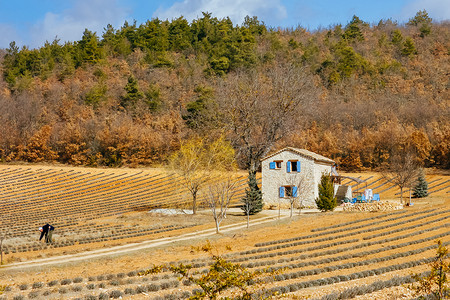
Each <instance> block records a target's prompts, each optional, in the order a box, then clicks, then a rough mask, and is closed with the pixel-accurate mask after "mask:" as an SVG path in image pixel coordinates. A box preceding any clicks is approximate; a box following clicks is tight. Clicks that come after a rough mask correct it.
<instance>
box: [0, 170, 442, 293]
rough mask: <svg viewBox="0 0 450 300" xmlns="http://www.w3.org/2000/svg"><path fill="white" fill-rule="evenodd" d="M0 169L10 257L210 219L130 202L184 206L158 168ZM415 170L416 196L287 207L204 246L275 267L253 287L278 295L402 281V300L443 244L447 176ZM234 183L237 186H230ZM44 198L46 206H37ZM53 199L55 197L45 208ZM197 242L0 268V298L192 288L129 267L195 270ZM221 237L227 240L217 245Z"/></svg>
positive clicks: (188, 227) (203, 263) (186, 227)
mask: <svg viewBox="0 0 450 300" xmlns="http://www.w3.org/2000/svg"><path fill="white" fill-rule="evenodd" d="M0 174H1V175H0V189H1V194H0V195H1V196H0V201H1V203H2V205H1V210H2V211H1V213H2V218H3V219H2V222H5V221H4V220H7V221H8V222H11V221H13V222H14V227H13V229H14V230H13V231H12V233H13V238H8V239H7V240H5V245H7V247H8V251H9V254H8V255H6V258H7V259H9V261H8V262H14V257H15V259H19V260H27V259H32V258H36V257H47V256H51V255H55V253H61V252H55V251H57V250H59V251H64V252H63V253H76V252H77V251H84V250H88V249H87V248H84V247H86V245H88V246H89V249H93V248H95V247H109V246H112V245H115V244H117V243H119V244H120V243H127V242H129V241H136V240H139V239H141V240H143V239H146V240H148V239H153V238H157V237H160V236H168V235H171V234H173V235H179V234H183V233H186V232H193V231H196V230H198V229H201V228H206V227H207V226H213V225H212V220H211V217H210V216H206V215H202V214H200V215H199V216H196V217H195V218H194V217H192V216H188V217H186V216H181V217H180V216H171V217H169V218H168V217H166V216H157V219H155V218H153V219H152V217H148V214H147V213H146V212H142V211H141V210H143V209H145V210H147V209H150V208H156V207H166V206H167V207H169V206H171V207H182V208H187V207H188V203H189V195H188V194H187V193H186V191H184V192H179V193H178V194H177V193H175V192H174V190H178V191H181V188H177V189H175V188H173V187H174V185H175V184H176V180H173V179H171V177H170V176H169V175H168V174H167V173H165V172H163V171H161V170H158V171H155V170H150V171H149V170H121V169H120V170H113V171H108V170H96V169H95V170H90V169H78V168H67V169H66V168H57V167H41V168H39V167H29V166H20V167H12V166H1V168H0ZM242 176H245V174H242ZM351 176H354V177H360V178H361V179H363V180H364V181H365V182H364V188H365V186H366V183H367V187H370V188H372V189H374V192H375V193H380V194H381V198H382V200H383V199H386V200H388V201H398V197H399V195H398V194H397V193H398V189H397V188H396V187H394V186H392V185H391V184H390V183H389V182H385V180H384V179H383V178H381V176H380V175H379V174H376V173H360V174H352V175H351ZM426 177H427V181H428V183H429V191H430V197H428V198H425V199H417V200H416V199H414V203H415V205H414V206H412V207H409V208H407V209H403V210H397V211H390V212H372V213H368V212H364V213H361V212H360V213H345V212H339V211H336V212H332V213H321V214H301V215H299V214H295V215H294V217H293V218H292V219H287V218H286V219H280V220H275V221H273V222H271V223H268V224H266V225H264V226H262V225H261V226H255V227H253V228H252V227H251V228H250V229H247V230H241V231H239V232H238V233H236V232H233V233H228V234H227V233H224V234H222V235H217V237H215V238H212V239H211V240H212V244H213V245H214V247H215V249H216V250H217V251H218V252H220V253H222V255H223V256H224V257H225V258H226V259H227V260H229V261H232V262H236V263H239V264H241V265H242V266H244V267H246V268H249V269H251V270H262V269H265V268H271V269H272V270H277V271H278V274H277V275H275V276H274V277H270V276H268V277H267V278H266V281H265V284H264V286H263V288H258V292H259V293H261V294H262V295H277V296H276V297H277V298H287V299H288V298H295V299H338V297H341V298H345V297H347V298H349V299H350V298H353V297H356V296H358V295H359V296H358V299H374V297H375V298H377V299H388V298H383V297H385V296H386V295H391V294H392V293H394V291H397V290H398V289H401V290H400V292H399V293H400V294H402V295H403V296H404V298H401V297H400V296H398V298H397V299H411V298H412V294H411V292H410V291H409V290H407V289H406V288H405V287H404V285H405V284H406V283H408V282H410V277H409V275H410V274H411V273H413V272H417V273H420V272H423V271H425V270H427V269H428V267H427V265H426V264H427V263H428V262H430V261H431V259H432V258H433V257H434V255H435V252H436V240H438V239H440V240H442V241H443V242H444V244H445V245H447V247H448V246H449V243H450V238H449V236H450V223H449V220H450V205H449V204H450V200H449V197H448V195H449V191H450V184H449V178H450V177H449V176H448V175H446V174H437V175H436V174H432V175H427V176H426ZM243 182H245V178H243ZM52 185H53V189H52ZM141 185H146V188H144V187H143V186H141ZM130 186H131V187H130ZM176 186H177V187H178V185H176ZM359 186H361V184H360V185H359ZM244 188H245V184H244V185H243V186H242V191H241V192H240V193H243V189H244ZM357 188H358V186H355V187H354V189H357ZM135 190H136V196H135V194H134V191H135ZM137 195H140V196H137ZM241 196H242V195H241ZM404 196H406V193H405V195H404ZM128 197H129V198H128ZM133 197H135V198H133ZM123 198H126V199H128V200H123ZM177 199H178V200H179V202H177V201H176V200H177ZM46 201H49V202H50V204H51V205H49V206H45V204H43V203H46ZM182 201H185V202H184V204H183V202H182ZM235 201H236V202H235V203H237V201H238V199H235ZM6 204H9V207H10V208H6V207H5V205H6ZM53 206H57V207H56V208H55V210H52V209H53ZM109 206H113V207H112V208H111V207H109ZM96 210H97V211H96ZM46 211H47V213H46ZM179 217H180V219H177V218H179ZM181 218H182V220H181ZM207 220H209V221H207ZM242 220H243V218H242V216H237V215H232V214H230V217H229V220H227V222H229V223H233V222H238V221H242ZM43 221H48V222H51V223H53V224H56V226H57V228H58V235H57V236H56V238H55V239H56V243H55V245H53V246H51V247H46V246H44V244H43V243H37V242H36V239H37V235H38V234H37V233H36V232H34V231H33V230H34V228H37V226H39V225H42V224H41V223H42V222H43ZM120 221H123V222H120ZM252 221H253V220H252ZM58 222H59V223H58ZM84 225H88V226H84ZM80 226H82V227H80ZM30 228H31V229H30ZM29 231H31V233H29ZM109 233H110V234H109ZM55 234H56V231H55ZM100 235H101V236H100ZM80 237H82V238H80ZM8 242H9V243H8ZM204 243H205V241H204V240H201V239H193V240H192V242H190V243H187V242H185V243H178V244H173V245H171V247H170V248H163V247H162V248H158V249H154V250H152V251H141V252H139V253H133V255H132V256H126V255H125V256H120V257H115V258H114V259H106V258H105V259H99V260H87V261H86V262H84V263H83V264H80V265H67V266H66V265H65V264H61V266H58V267H54V268H47V269H46V268H36V269H35V270H31V271H30V270H28V271H23V272H5V273H4V274H3V275H2V276H0V285H3V286H7V288H6V291H5V292H4V294H3V295H0V299H2V297H3V299H25V298H39V297H45V298H48V299H60V298H73V299H75V298H79V299H108V298H119V297H122V298H130V299H140V298H142V297H146V298H150V299H183V298H188V297H189V296H191V295H192V294H193V293H195V291H196V289H198V287H196V286H193V285H192V284H190V283H189V282H187V281H185V280H180V278H178V277H177V276H175V275H174V274H172V273H170V272H168V271H163V272H162V273H160V274H154V275H150V274H149V275H138V274H139V272H141V271H143V270H145V269H146V268H151V267H152V266H153V265H154V264H166V263H175V264H176V263H184V264H191V265H192V266H194V267H195V270H197V271H199V272H200V273H202V272H204V271H205V270H206V269H207V268H208V266H209V265H210V264H211V262H212V261H211V259H210V258H209V257H208V256H207V255H204V254H201V253H197V252H195V251H192V248H191V247H192V246H193V245H194V246H200V245H202V244H204ZM230 245H231V246H232V250H231V251H227V250H226V248H227V247H228V246H230ZM80 247H81V248H80ZM13 249H15V251H16V253H14V252H13ZM21 297H22V298H21ZM333 297H334V298H333ZM364 297H366V298H364ZM386 297H387V296H386Z"/></svg>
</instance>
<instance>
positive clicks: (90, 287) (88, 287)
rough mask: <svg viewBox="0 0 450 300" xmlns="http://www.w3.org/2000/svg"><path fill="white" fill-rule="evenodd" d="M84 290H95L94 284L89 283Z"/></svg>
mask: <svg viewBox="0 0 450 300" xmlns="http://www.w3.org/2000/svg"><path fill="white" fill-rule="evenodd" d="M86 288H87V289H88V290H93V289H95V284H93V283H89V284H88V285H86Z"/></svg>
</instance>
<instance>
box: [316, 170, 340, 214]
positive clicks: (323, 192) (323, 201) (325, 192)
mask: <svg viewBox="0 0 450 300" xmlns="http://www.w3.org/2000/svg"><path fill="white" fill-rule="evenodd" d="M316 205H317V208H318V209H320V210H321V211H328V210H334V208H335V207H336V206H337V202H336V197H335V196H334V187H333V183H332V182H331V177H330V175H328V174H325V173H324V174H322V177H321V178H320V183H319V198H317V199H316Z"/></svg>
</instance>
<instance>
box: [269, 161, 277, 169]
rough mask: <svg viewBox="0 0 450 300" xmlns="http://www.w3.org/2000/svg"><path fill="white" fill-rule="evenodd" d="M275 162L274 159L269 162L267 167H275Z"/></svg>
mask: <svg viewBox="0 0 450 300" xmlns="http://www.w3.org/2000/svg"><path fill="white" fill-rule="evenodd" d="M275 167H276V163H275V162H274V161H272V162H270V163H269V169H275Z"/></svg>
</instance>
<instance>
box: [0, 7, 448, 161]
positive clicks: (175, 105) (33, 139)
mask: <svg viewBox="0 0 450 300" xmlns="http://www.w3.org/2000/svg"><path fill="white" fill-rule="evenodd" d="M419 17H420V16H416V18H414V19H412V20H413V21H414V22H413V21H412V22H410V23H408V24H403V25H402V24H397V23H396V22H393V21H392V20H382V21H380V22H379V24H377V25H368V24H366V23H364V22H363V21H361V20H360V19H359V18H357V17H354V18H353V19H352V20H351V21H350V22H349V23H348V24H347V25H346V26H345V27H343V26H341V25H337V26H335V27H333V28H328V29H323V30H319V31H316V32H308V31H307V30H305V29H303V28H301V27H299V28H296V29H291V30H282V29H280V30H268V29H267V28H265V26H264V25H263V24H261V23H260V22H259V21H258V20H257V19H256V18H249V19H247V20H246V23H245V25H244V26H241V27H240V26H235V27H233V25H232V24H230V22H229V20H228V21H227V19H223V20H217V19H215V18H212V17H211V16H210V15H208V14H205V15H204V16H203V17H202V18H199V19H198V20H195V21H194V22H193V23H192V24H188V23H187V22H186V21H185V20H183V18H180V19H177V20H174V21H173V22H172V23H170V22H162V21H160V20H152V21H149V22H148V23H146V24H142V25H141V26H136V24H135V25H130V24H128V23H127V24H124V26H123V27H122V28H121V29H120V30H118V31H117V32H116V31H115V30H114V29H112V28H110V27H107V29H106V30H105V33H104V34H103V36H102V39H99V38H98V37H97V36H96V35H95V34H93V33H92V32H89V31H86V32H85V33H84V35H83V39H82V40H81V41H79V42H77V43H75V44H66V45H63V46H60V45H59V44H58V41H55V42H53V43H47V44H46V45H44V46H43V47H42V48H40V49H31V50H30V49H26V48H25V49H17V47H15V46H14V45H12V46H11V48H10V49H6V51H1V54H2V55H0V62H2V67H1V70H2V72H1V73H2V74H3V76H2V77H1V78H0V107H2V113H1V115H0V124H2V125H1V126H2V130H1V131H0V160H1V161H2V162H13V161H27V162H42V161H45V162H51V161H57V162H61V163H65V164H72V165H89V166H131V167H135V166H139V165H158V164H161V163H164V162H165V161H166V160H167V158H168V156H169V155H170V154H171V153H172V152H173V151H175V150H177V149H178V148H179V147H180V144H181V142H182V141H183V140H185V139H186V138H188V137H189V136H191V135H192V134H193V133H194V134H197V135H204V136H208V137H212V138H213V137H216V136H218V135H220V134H225V135H226V136H227V138H228V139H229V140H230V141H232V142H233V146H234V147H235V150H236V152H237V154H238V158H239V163H240V165H241V167H242V168H250V169H251V170H254V169H255V168H257V167H258V166H257V165H258V159H259V157H261V155H262V156H263V155H264V154H265V153H267V151H270V150H276V149H277V148H282V147H284V146H285V145H289V146H293V147H302V148H303V147H304V148H307V149H308V150H311V151H314V152H318V153H320V154H322V155H325V156H327V157H330V158H333V159H335V160H336V161H337V162H338V163H339V164H340V166H341V168H344V169H347V170H362V169H374V168H378V167H380V166H383V164H385V163H386V162H387V161H388V159H389V157H390V155H391V154H392V153H394V152H397V151H402V150H403V149H405V148H410V149H412V150H413V151H414V152H415V154H416V155H417V157H418V159H419V161H420V163H421V164H423V165H425V166H427V167H430V166H433V167H438V168H448V167H449V166H450V158H449V153H450V151H449V145H450V125H449V122H448V120H449V102H448V99H449V98H450V97H449V96H450V95H449V91H448V86H447V83H448V74H449V73H450V70H449V64H448V57H449V50H448V49H449V45H450V44H449V43H450V41H449V37H450V34H449V24H448V22H442V23H435V22H431V20H429V19H426V18H425V21H424V19H423V18H419ZM424 24H425V25H424ZM202 26H203V27H202ZM208 26H209V27H208ZM175 28H178V29H180V30H179V31H177V30H178V29H175ZM202 28H209V29H208V30H210V31H202V30H203V29H202ZM218 28H220V30H219V29H218ZM151 30H161V31H163V32H164V34H156V35H152V34H147V33H148V32H149V31H151ZM173 32H180V35H174V36H173V35H172V34H173ZM219 33H220V34H219ZM192 34H194V35H195V36H194V37H193V36H192ZM204 35H207V37H205V36H204ZM133 36H134V37H135V39H132V37H133ZM149 36H150V37H154V36H158V37H159V38H148V37H149ZM165 38H167V39H168V40H164V39H165ZM91 42H92V43H91ZM88 46H89V47H90V46H92V47H94V49H90V48H89V49H87V48H86V47H88ZM89 51H90V52H89ZM49 53H50V54H49ZM74 53H75V54H74ZM77 53H78V54H77ZM89 53H91V54H92V56H89V55H88V54H89ZM49 55H50V57H49ZM71 55H73V57H72V56H71ZM288 66H295V67H288ZM293 72H294V73H293ZM248 79H250V80H248ZM271 99H272V100H274V101H270V100H271ZM275 100H276V101H275ZM277 120H283V122H281V123H277ZM285 121H288V122H285ZM249 122H251V124H252V127H249ZM249 134H250V135H251V139H250V138H249Z"/></svg>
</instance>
